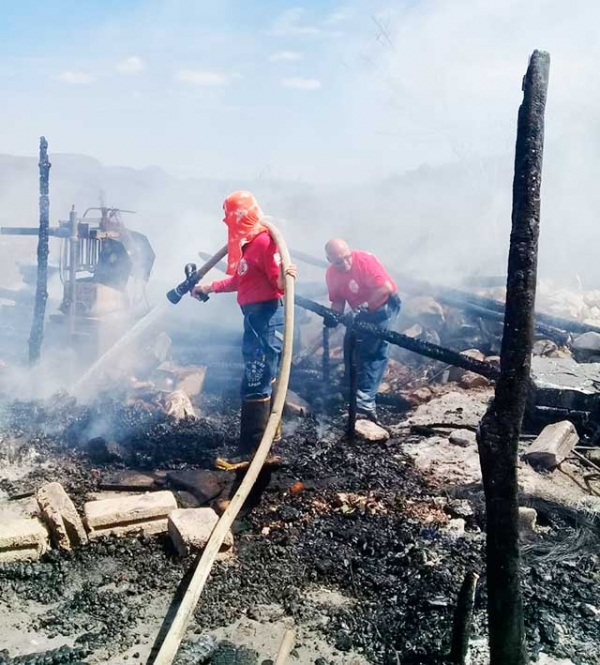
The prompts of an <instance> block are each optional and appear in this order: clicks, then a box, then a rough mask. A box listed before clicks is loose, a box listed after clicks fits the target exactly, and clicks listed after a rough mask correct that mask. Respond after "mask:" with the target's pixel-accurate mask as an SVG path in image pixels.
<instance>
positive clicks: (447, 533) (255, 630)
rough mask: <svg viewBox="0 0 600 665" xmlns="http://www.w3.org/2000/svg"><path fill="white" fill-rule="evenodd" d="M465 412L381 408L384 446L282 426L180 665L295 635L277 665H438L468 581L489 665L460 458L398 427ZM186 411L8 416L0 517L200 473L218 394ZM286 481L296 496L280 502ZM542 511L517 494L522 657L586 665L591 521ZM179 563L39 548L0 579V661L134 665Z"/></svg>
mask: <svg viewBox="0 0 600 665" xmlns="http://www.w3.org/2000/svg"><path fill="white" fill-rule="evenodd" d="M462 395H463V396H462V397H457V396H456V395H454V396H450V397H448V396H446V397H444V396H442V397H440V398H436V399H438V400H440V401H441V406H440V403H439V402H438V404H437V405H436V404H435V403H433V402H430V403H429V405H427V409H428V410H426V409H425V408H420V410H419V409H418V410H416V411H415V412H413V413H411V414H407V415H408V418H407V417H406V416H403V415H402V414H398V413H395V412H393V411H385V410H384V411H383V416H382V417H383V419H384V421H385V422H386V424H387V425H388V427H389V428H390V431H391V432H392V437H391V439H390V440H388V441H387V442H386V443H383V444H373V443H367V442H364V441H358V440H357V441H348V440H347V439H346V438H345V436H344V416H343V413H342V412H341V411H336V410H335V409H334V410H333V411H329V412H328V413H327V414H325V413H321V414H317V415H316V416H311V417H306V418H297V419H294V418H288V419H286V422H285V427H284V438H283V441H282V442H281V443H280V444H279V445H278V449H277V450H278V452H279V453H280V454H281V455H282V456H283V457H284V459H285V465H284V466H283V467H281V468H279V469H278V470H276V471H275V472H274V473H273V475H272V478H271V482H270V484H269V487H268V489H267V490H266V492H265V493H264V495H263V496H262V498H261V501H260V503H259V504H258V506H257V507H256V508H255V509H254V510H253V511H252V512H251V513H250V514H249V515H247V516H245V517H243V518H241V519H239V520H238V521H237V523H236V525H235V529H234V538H235V546H234V552H235V554H234V556H233V557H232V558H231V559H229V560H227V561H222V562H219V563H217V564H216V565H215V568H214V569H213V573H212V575H211V577H210V579H209V582H208V584H207V587H206V589H205V592H204V594H203V596H202V598H201V601H200V604H199V605H198V608H197V610H196V612H195V618H194V621H193V623H192V625H191V626H190V629H189V630H188V634H187V638H186V643H185V644H184V648H183V650H182V652H181V653H180V656H178V662H180V663H188V662H189V663H192V662H194V663H200V662H206V663H209V662H210V663H225V662H236V663H263V662H265V661H273V660H274V658H275V656H276V653H277V649H278V645H279V643H280V641H281V638H282V634H283V631H284V629H286V628H292V629H294V631H295V633H296V647H295V650H294V652H293V657H292V660H291V661H290V662H297V663H301V664H304V663H306V664H308V663H316V664H317V665H325V664H326V663H334V664H338V663H339V664H342V663H344V664H350V663H355V664H356V665H358V664H359V663H366V662H372V663H398V662H401V663H403V664H405V663H409V664H410V663H442V662H444V657H445V654H446V653H447V650H448V646H449V637H450V632H451V625H452V614H453V609H454V604H455V600H456V595H457V592H458V588H459V586H460V583H461V581H462V579H463V576H464V574H465V573H466V571H468V570H476V571H478V572H479V573H481V575H482V577H481V580H480V584H479V586H478V592H477V597H476V613H475V625H474V635H473V643H472V662H473V663H475V664H477V663H482V664H483V663H484V662H486V660H485V659H486V648H485V642H486V627H485V603H486V588H485V568H484V563H483V552H484V543H485V520H484V511H483V498H482V493H481V487H480V484H479V478H478V475H477V465H476V464H475V463H474V462H472V458H473V455H474V454H475V453H474V449H473V448H472V446H471V447H469V446H467V447H460V446H456V445H454V444H449V443H448V437H447V436H440V435H436V436H434V437H428V436H424V435H422V434H415V433H414V430H411V427H412V425H414V424H421V425H422V426H425V425H426V423H427V422H428V421H427V419H428V418H429V422H430V423H431V421H432V420H434V421H437V424H440V422H441V424H442V425H443V422H444V421H443V420H442V421H440V418H441V416H442V415H444V417H445V418H446V419H447V421H449V420H454V419H455V417H456V416H457V414H461V417H462V420H461V422H460V423H458V424H460V425H461V426H462V427H468V426H470V421H469V417H470V418H471V419H472V420H474V419H476V418H477V416H478V414H479V412H480V410H481V409H482V408H485V404H486V401H487V399H488V398H489V391H488V392H487V393H486V391H485V390H483V391H480V392H477V391H475V392H470V393H466V392H463V393H462ZM452 400H457V401H456V403H455V404H454V406H453V402H452ZM469 400H471V401H472V402H473V413H472V414H471V416H468V413H469V407H468V401H469ZM196 405H197V407H198V409H199V410H200V412H201V413H204V414H210V415H208V416H207V417H205V418H200V419H198V420H195V421H183V422H181V423H178V424H177V423H174V422H173V421H171V420H169V419H167V418H166V417H165V416H164V413H163V412H160V411H158V410H156V411H153V410H151V409H148V408H147V406H144V405H143V404H140V403H137V402H136V403H131V404H129V405H128V404H127V403H126V400H125V399H124V398H123V397H122V396H115V395H113V396H111V398H110V399H109V398H99V399H98V401H96V402H95V403H94V404H92V405H91V406H78V405H77V404H76V403H75V402H74V400H72V399H71V398H69V397H67V396H55V397H54V398H52V399H50V400H47V401H46V402H40V401H38V402H32V403H24V402H14V401H10V400H9V401H6V402H4V403H3V409H2V433H1V436H2V445H1V450H2V471H1V472H0V488H1V489H2V490H3V491H4V493H5V494H4V500H3V501H2V505H1V506H0V510H1V511H3V512H2V514H6V511H17V510H20V511H23V512H27V511H28V510H31V509H32V508H31V503H30V500H28V499H24V500H21V501H8V499H7V497H8V496H9V495H14V494H16V493H23V492H27V491H29V490H35V489H36V488H37V487H39V486H40V485H41V484H42V483H43V482H44V481H49V480H57V481H59V482H61V483H62V484H63V485H64V487H65V489H66V490H67V491H68V493H69V494H70V496H71V497H72V498H73V500H74V502H75V504H76V506H77V507H78V508H79V509H81V507H82V505H83V502H84V501H85V500H87V499H88V498H89V497H90V496H92V495H93V494H94V493H96V492H99V491H100V489H101V485H102V484H103V482H104V481H106V480H107V479H109V478H110V477H111V476H113V475H114V474H115V472H118V471H124V470H127V469H132V468H135V469H138V470H142V471H146V472H147V471H152V472H157V471H159V472H162V471H167V470H181V469H212V468H213V461H214V457H215V456H216V455H217V454H225V455H227V454H229V453H231V452H233V450H234V447H235V431H236V427H237V426H238V425H237V407H236V405H235V401H232V400H230V399H229V398H228V397H227V396H223V395H220V396H217V395H214V394H213V395H211V394H205V395H202V396H200V397H199V398H197V404H196ZM436 408H437V409H438V411H435V409H436ZM440 409H441V411H440ZM456 409H459V411H457V410H456ZM453 410H454V411H453ZM465 414H466V415H465ZM411 423H412V425H411ZM453 424H457V423H453ZM98 437H104V438H105V439H107V440H111V441H114V442H115V443H118V451H119V455H120V457H119V455H117V456H116V457H114V458H113V459H111V460H109V461H103V462H101V461H99V460H98V459H96V458H94V456H93V455H92V454H91V453H90V448H89V446H88V443H89V441H90V439H92V438H98ZM443 451H445V452H443ZM450 453H452V455H450ZM469 459H470V460H471V462H469ZM215 473H217V476H218V477H219V478H221V479H222V480H223V481H224V482H225V480H224V479H223V477H222V476H219V473H222V472H215ZM532 473H533V472H532ZM538 475H539V474H538ZM543 480H544V481H548V482H550V483H551V482H552V481H551V479H550V480H549V479H547V478H545V479H543ZM297 483H302V486H301V491H292V489H291V488H292V487H293V486H295V487H296V488H298V487H300V486H298V485H296V484H297ZM572 491H573V492H575V493H576V492H579V494H580V495H581V496H582V497H583V494H584V493H583V491H582V490H580V489H577V488H576V486H575V489H574V490H572ZM588 496H589V494H588ZM556 499H557V497H553V496H551V495H548V494H547V493H546V494H535V493H534V492H528V493H527V495H526V496H525V494H524V501H525V502H526V504H527V505H533V506H535V508H536V509H537V511H538V523H539V525H540V528H539V529H538V531H537V532H535V533H531V534H528V536H527V539H526V541H524V559H523V590H524V599H525V619H526V628H527V638H528V647H529V651H530V653H531V655H532V658H534V659H538V658H539V662H546V663H556V662H558V663H560V662H563V661H561V659H568V660H567V661H564V662H569V661H570V662H573V663H576V664H578V665H595V664H597V663H600V657H599V656H598V648H597V646H598V635H599V634H600V618H599V615H598V614H595V610H596V609H597V608H598V597H599V592H600V557H599V556H598V544H599V542H600V538H599V528H598V520H597V519H596V518H595V517H594V515H593V514H592V513H591V512H590V511H589V510H588V509H586V508H585V505H583V504H582V503H581V502H579V501H578V500H573V501H571V502H569V503H568V505H565V504H564V503H561V502H559V501H557V500H556ZM28 501H29V503H28ZM192 564H193V558H192V557H188V558H186V559H181V558H180V557H178V556H177V554H176V552H175V550H174V547H173V545H172V544H171V541H170V539H169V538H168V536H166V535H164V536H155V537H144V536H132V537H128V538H115V537H109V538H107V539H103V540H100V541H96V542H93V543H90V544H89V545H87V546H85V547H82V548H79V549H77V550H75V551H74V552H73V553H71V554H67V553H59V552H58V551H56V550H51V551H50V552H49V553H48V554H46V555H45V556H44V557H43V558H42V559H41V560H40V561H38V562H35V563H27V562H23V563H14V564H2V565H0V620H1V622H2V625H3V630H2V639H1V642H0V644H1V647H2V648H3V649H6V650H7V654H9V655H10V657H12V658H15V657H18V656H25V655H26V654H32V653H40V652H48V651H49V650H51V649H53V650H54V649H58V648H59V647H61V646H68V647H71V648H72V651H66V650H64V651H63V653H62V655H61V656H60V658H62V660H59V659H58V658H59V657H58V656H56V657H55V660H52V659H51V657H50V656H49V655H48V654H46V656H45V658H46V660H43V661H42V660H40V661H39V662H88V663H111V664H115V665H116V664H117V663H124V662H146V660H147V658H148V655H149V653H150V651H151V648H152V645H153V643H154V640H155V638H156V635H157V632H158V630H159V628H160V625H161V622H162V620H163V618H164V616H165V614H166V612H167V608H168V606H169V603H170V602H171V600H172V599H173V596H174V594H175V592H176V590H177V588H178V585H179V584H180V582H181V580H182V579H183V578H184V576H185V574H186V571H188V570H189V568H190V566H191V565H192ZM599 614H600V612H599ZM67 658H69V659H70V660H68V659H67ZM548 658H550V660H548ZM186 659H187V660H186ZM544 659H546V660H544ZM552 659H557V660H552ZM0 662H1V661H0ZM5 662H10V661H5ZM15 662H38V661H37V660H33V659H31V658H30V659H25V660H23V661H19V660H17V661H15Z"/></svg>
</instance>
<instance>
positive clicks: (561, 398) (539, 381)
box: [531, 356, 600, 411]
mask: <svg viewBox="0 0 600 665" xmlns="http://www.w3.org/2000/svg"><path fill="white" fill-rule="evenodd" d="M531 378H532V380H533V382H534V385H535V402H536V405H537V406H549V407H552V408H555V409H569V410H570V409H573V410H576V411H596V410H598V409H600V393H599V392H598V389H597V386H598V384H600V363H585V364H579V363H577V362H576V361H575V360H574V359H573V358H565V357H553V358H548V357H544V356H533V357H532V358H531Z"/></svg>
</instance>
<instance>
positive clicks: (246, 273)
mask: <svg viewBox="0 0 600 665" xmlns="http://www.w3.org/2000/svg"><path fill="white" fill-rule="evenodd" d="M280 271H281V256H280V255H279V251H278V249H277V245H276V243H275V241H274V240H273V238H271V235H270V234H269V232H268V231H263V232H262V233H259V234H258V235H257V236H256V237H255V238H254V239H253V240H251V241H250V242H249V243H248V244H247V245H244V247H243V248H242V258H241V259H240V262H239V263H238V267H237V272H236V273H235V275H231V276H230V277H227V278H225V279H222V280H221V281H219V282H213V290H214V292H215V293H224V292H226V291H237V294H238V295H237V301H238V303H239V304H240V305H249V304H250V303H254V302H264V301H265V300H275V299H276V298H281V297H282V296H283V291H281V290H280V289H279V288H278V286H277V279H278V277H279V274H280Z"/></svg>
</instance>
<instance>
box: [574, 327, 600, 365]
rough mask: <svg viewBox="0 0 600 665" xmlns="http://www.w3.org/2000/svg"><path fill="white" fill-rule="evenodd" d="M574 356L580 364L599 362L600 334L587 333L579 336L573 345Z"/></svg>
mask: <svg viewBox="0 0 600 665" xmlns="http://www.w3.org/2000/svg"><path fill="white" fill-rule="evenodd" d="M571 348H572V350H573V356H574V358H575V360H577V361H578V362H583V363H587V362H598V360H600V333H597V332H593V331H590V332H586V333H583V335H578V336H577V337H576V338H575V339H574V340H573V344H572V345H571Z"/></svg>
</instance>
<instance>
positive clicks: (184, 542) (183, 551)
mask: <svg viewBox="0 0 600 665" xmlns="http://www.w3.org/2000/svg"><path fill="white" fill-rule="evenodd" d="M218 521H219V517H218V515H217V513H215V511H214V510H213V509H212V508H178V509H177V510H173V511H172V512H171V513H170V514H169V519H168V531H169V535H170V536H171V539H172V540H173V544H174V545H175V548H176V549H177V552H178V553H179V554H180V556H187V555H188V554H190V553H191V552H192V551H201V550H203V549H204V548H205V547H206V544H207V543H208V541H209V539H210V536H211V534H212V532H213V529H214V528H215V526H216V524H217V522H218ZM232 547H233V534H232V533H231V531H229V532H228V533H227V536H226V537H225V540H224V541H223V544H222V545H221V549H220V552H221V553H224V552H228V551H229V550H231V548H232Z"/></svg>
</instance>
